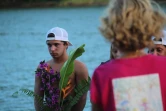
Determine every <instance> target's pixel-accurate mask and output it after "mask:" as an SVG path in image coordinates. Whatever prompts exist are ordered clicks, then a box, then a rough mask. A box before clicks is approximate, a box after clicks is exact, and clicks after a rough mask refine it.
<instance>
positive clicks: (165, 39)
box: [153, 30, 166, 45]
mask: <svg viewBox="0 0 166 111" xmlns="http://www.w3.org/2000/svg"><path fill="white" fill-rule="evenodd" d="M162 33H163V36H162V37H161V38H160V39H159V40H156V38H155V37H154V38H153V42H154V44H161V45H166V31H165V30H163V31H162Z"/></svg>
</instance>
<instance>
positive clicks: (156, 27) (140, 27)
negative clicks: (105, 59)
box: [99, 0, 166, 51]
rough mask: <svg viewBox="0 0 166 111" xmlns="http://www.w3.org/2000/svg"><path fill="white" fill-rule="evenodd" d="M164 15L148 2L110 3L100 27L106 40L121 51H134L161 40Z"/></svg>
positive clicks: (141, 0)
mask: <svg viewBox="0 0 166 111" xmlns="http://www.w3.org/2000/svg"><path fill="white" fill-rule="evenodd" d="M165 24H166V15H165V13H164V12H163V11H162V10H161V9H160V6H159V5H158V4H157V3H156V2H154V1H150V0H112V1H111V2H110V4H109V6H108V10H107V15H106V16H105V17H103V18H102V25H101V26H100V27H99V29H100V31H101V33H102V34H103V35H104V37H105V38H106V39H108V40H109V41H111V42H112V43H113V44H114V45H115V46H116V47H118V49H120V50H121V51H136V50H138V49H142V48H145V47H148V46H150V45H152V44H153V43H152V40H151V37H152V36H155V37H158V38H159V37H160V36H161V30H162V29H163V28H164V26H165Z"/></svg>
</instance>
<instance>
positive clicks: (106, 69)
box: [90, 55, 166, 111]
mask: <svg viewBox="0 0 166 111" xmlns="http://www.w3.org/2000/svg"><path fill="white" fill-rule="evenodd" d="M90 99H91V102H92V103H94V104H97V105H99V106H100V107H101V108H102V110H103V111H116V110H121V111H122V110H128V111H130V110H132V111H133V110H138V111H141V110H146V111H152V110H156V111H164V110H166V57H159V56H153V55H146V56H142V57H138V58H125V59H117V60H111V61H109V62H106V63H105V64H102V65H100V66H99V67H97V68H96V69H95V71H94V74H93V76H92V81H91V87H90ZM129 109H130V110H129Z"/></svg>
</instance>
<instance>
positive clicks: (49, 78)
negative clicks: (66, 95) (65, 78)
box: [35, 61, 61, 111]
mask: <svg viewBox="0 0 166 111" xmlns="http://www.w3.org/2000/svg"><path fill="white" fill-rule="evenodd" d="M35 72H36V76H38V77H40V78H41V82H42V87H41V88H40V90H43V91H44V92H45V95H46V96H45V100H46V105H47V106H48V107H49V108H51V109H55V110H58V111H59V110H60V109H61V107H60V105H59V96H60V90H59V88H55V87H54V86H53V84H54V83H55V81H58V82H59V81H60V73H59V72H55V73H54V70H53V69H52V68H51V67H50V66H49V65H48V64H47V63H45V61H42V62H40V64H39V67H38V68H37V70H36V71H35Z"/></svg>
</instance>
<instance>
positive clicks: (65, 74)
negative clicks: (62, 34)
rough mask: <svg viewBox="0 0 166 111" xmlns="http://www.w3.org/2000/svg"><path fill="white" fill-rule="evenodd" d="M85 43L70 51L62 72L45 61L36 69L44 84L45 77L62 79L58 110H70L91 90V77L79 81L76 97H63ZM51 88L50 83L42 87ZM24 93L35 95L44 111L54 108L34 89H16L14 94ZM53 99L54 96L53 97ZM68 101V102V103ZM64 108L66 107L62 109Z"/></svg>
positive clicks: (45, 82)
mask: <svg viewBox="0 0 166 111" xmlns="http://www.w3.org/2000/svg"><path fill="white" fill-rule="evenodd" d="M84 46H85V45H84V44H83V45H81V46H80V47H78V48H77V49H75V50H73V51H71V52H70V54H69V58H68V60H67V61H66V62H65V63H64V65H63V66H62V68H61V70H60V74H59V73H57V72H53V70H52V69H51V67H49V66H48V65H47V64H46V63H45V61H42V62H41V63H40V65H39V68H38V69H37V71H36V76H38V77H41V79H42V82H43V84H47V83H48V82H47V81H46V80H43V79H44V78H47V77H48V78H50V79H51V81H52V80H53V79H58V80H59V79H60V81H59V89H58V90H60V92H59V93H60V96H57V97H58V98H59V100H60V102H59V105H60V109H58V110H64V111H68V110H70V109H71V107H72V106H73V105H75V104H76V103H77V102H78V100H79V99H80V97H81V96H82V95H83V94H84V93H86V92H87V91H88V90H89V86H90V77H89V78H88V80H82V81H80V83H78V85H77V86H76V87H75V88H74V91H75V93H76V95H75V96H74V97H72V96H67V97H66V98H61V93H62V90H63V89H64V88H66V87H67V86H68V82H69V76H70V75H71V74H72V73H73V71H74V60H75V59H76V58H77V57H79V56H81V55H82V53H83V52H84V51H85V50H84V48H83V47H84ZM53 73H56V74H55V75H56V76H57V77H56V78H54V77H52V76H55V75H54V74H53ZM59 75H60V78H59ZM48 88H51V86H50V84H49V85H48V86H44V87H42V88H41V89H42V90H44V89H48ZM19 92H21V93H24V94H26V95H27V96H30V97H35V98H36V100H37V102H38V103H39V105H40V107H41V108H42V109H43V110H44V111H50V110H52V109H51V107H49V105H46V103H48V101H47V100H46V101H43V98H41V97H40V96H39V95H36V94H35V93H34V92H33V91H31V90H29V89H26V88H25V89H23V88H22V89H20V90H19V91H16V92H15V93H14V94H13V97H14V96H17V95H18V93H19ZM46 93H47V92H46ZM51 99H52V97H51ZM63 103H65V104H63ZM66 103H67V104H66ZM62 108H64V109H62Z"/></svg>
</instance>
